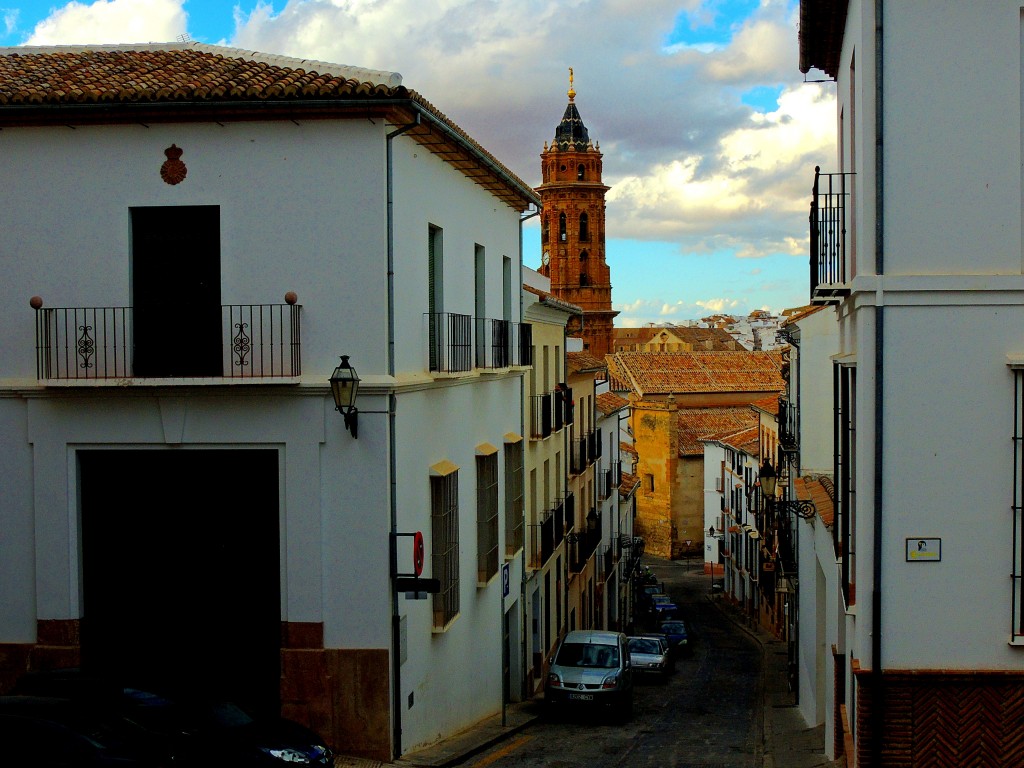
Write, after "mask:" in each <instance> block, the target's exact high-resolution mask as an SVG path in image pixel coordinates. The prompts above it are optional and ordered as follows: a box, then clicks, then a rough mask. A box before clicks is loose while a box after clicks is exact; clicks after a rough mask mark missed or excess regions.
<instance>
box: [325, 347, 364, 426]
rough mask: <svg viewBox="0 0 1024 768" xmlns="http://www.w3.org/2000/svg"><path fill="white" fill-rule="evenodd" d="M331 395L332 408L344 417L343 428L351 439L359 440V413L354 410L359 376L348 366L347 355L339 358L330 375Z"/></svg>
mask: <svg viewBox="0 0 1024 768" xmlns="http://www.w3.org/2000/svg"><path fill="white" fill-rule="evenodd" d="M330 383H331V394H332V395H333V396H334V408H335V410H338V411H341V415H342V416H344V417H345V428H346V429H348V431H349V432H351V433H352V438H353V439H354V440H355V439H358V438H359V411H358V409H357V408H356V394H357V393H358V392H359V374H358V373H356V369H355V368H353V367H352V366H351V365H349V362H348V355H342V356H341V363H340V364H339V365H338V367H337V368H335V369H334V373H332V374H331V378H330Z"/></svg>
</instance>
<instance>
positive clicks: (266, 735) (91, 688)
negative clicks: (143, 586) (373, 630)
mask: <svg viewBox="0 0 1024 768" xmlns="http://www.w3.org/2000/svg"><path fill="white" fill-rule="evenodd" d="M16 690H18V691H19V692H22V693H33V694H46V695H50V696H53V695H60V696H65V697H67V698H68V699H71V700H73V701H75V702H77V703H78V704H80V705H82V706H89V707H91V708H92V709H93V711H95V712H99V713H104V714H105V716H107V717H108V719H111V720H113V719H114V718H119V719H120V720H123V721H124V722H125V723H126V724H127V726H128V727H129V728H131V729H133V731H134V732H137V733H141V734H142V739H143V740H144V741H145V742H146V743H147V744H150V745H153V748H154V749H157V750H159V751H163V752H164V753H166V754H169V755H170V756H171V759H172V764H173V765H174V766H176V767H180V768H193V767H198V766H220V765H224V766H239V768H244V767H248V766H253V767H256V766H275V765H277V766H280V765H284V764H293V765H294V764H297V765H321V766H329V765H333V764H334V756H333V754H332V752H331V750H330V748H329V747H327V745H326V744H325V742H324V740H323V739H322V738H320V737H319V736H318V735H317V734H315V733H314V732H313V731H311V730H309V729H308V728H305V727H304V726H301V725H299V724H298V723H295V722H292V721H291V720H286V719H285V718H281V717H257V716H254V715H251V714H250V713H249V712H247V711H246V710H244V709H243V708H242V707H239V706H238V705H236V704H234V703H232V702H230V701H224V700H221V699H218V698H211V697H206V696H201V695H198V694H191V695H190V694H186V693H181V692H178V693H175V694H174V695H164V694H162V693H158V692H154V691H148V690H142V689H139V688H135V687H132V686H130V685H124V684H122V683H119V682H114V681H112V680H109V679H106V678H103V677H97V676H92V675H88V674H85V673H82V672H81V671H80V670H77V669H72V670H55V671H51V672H41V673H35V674H30V675H26V676H24V677H22V679H21V680H20V681H19V682H18V685H17V689H16ZM0 749H2V746H0Z"/></svg>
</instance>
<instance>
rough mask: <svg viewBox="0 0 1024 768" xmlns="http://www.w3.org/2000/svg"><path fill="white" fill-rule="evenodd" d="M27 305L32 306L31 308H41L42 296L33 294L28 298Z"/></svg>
mask: <svg viewBox="0 0 1024 768" xmlns="http://www.w3.org/2000/svg"><path fill="white" fill-rule="evenodd" d="M28 305H29V306H30V307H32V309H42V308H43V297H42V296H33V297H32V298H31V299H29V300H28Z"/></svg>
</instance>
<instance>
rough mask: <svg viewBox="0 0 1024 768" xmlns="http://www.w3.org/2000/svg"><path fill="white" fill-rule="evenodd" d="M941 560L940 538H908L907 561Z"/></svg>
mask: <svg viewBox="0 0 1024 768" xmlns="http://www.w3.org/2000/svg"><path fill="white" fill-rule="evenodd" d="M940 560H942V539H928V538H917V539H913V538H908V539H907V562H908V563H937V562H939V561H940Z"/></svg>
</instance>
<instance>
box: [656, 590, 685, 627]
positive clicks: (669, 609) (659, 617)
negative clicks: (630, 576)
mask: <svg viewBox="0 0 1024 768" xmlns="http://www.w3.org/2000/svg"><path fill="white" fill-rule="evenodd" d="M650 599H651V606H650V614H651V616H652V617H653V618H654V620H655V621H657V622H662V621H668V620H669V619H674V618H676V615H677V614H678V613H679V606H677V605H676V604H675V602H674V601H673V600H672V598H671V597H669V596H668V595H666V594H663V593H659V594H656V595H651V598H650Z"/></svg>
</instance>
